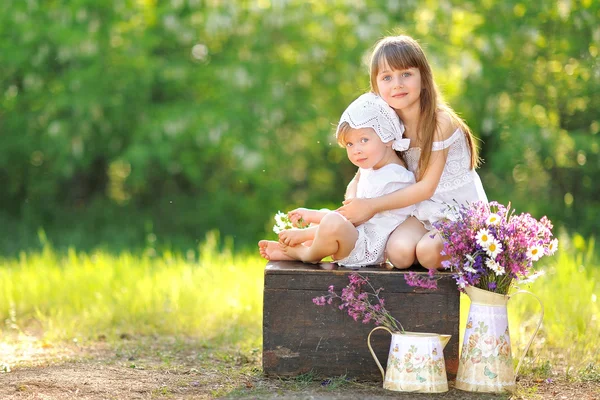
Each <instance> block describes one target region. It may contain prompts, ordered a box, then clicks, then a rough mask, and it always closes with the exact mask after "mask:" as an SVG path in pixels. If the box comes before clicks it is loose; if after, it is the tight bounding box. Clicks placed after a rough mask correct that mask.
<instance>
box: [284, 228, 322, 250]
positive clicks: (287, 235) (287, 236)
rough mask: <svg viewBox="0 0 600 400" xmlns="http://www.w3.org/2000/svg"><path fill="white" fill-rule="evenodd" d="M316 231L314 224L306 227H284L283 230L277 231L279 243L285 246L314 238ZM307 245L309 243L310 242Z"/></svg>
mask: <svg viewBox="0 0 600 400" xmlns="http://www.w3.org/2000/svg"><path fill="white" fill-rule="evenodd" d="M316 232H317V227H316V226H314V227H310V228H306V229H296V228H293V229H286V230H285V231H282V232H281V233H279V243H281V244H284V245H286V246H296V245H299V244H301V243H304V242H307V241H310V240H313V239H314V238H315V233H316ZM308 245H310V243H309V244H308Z"/></svg>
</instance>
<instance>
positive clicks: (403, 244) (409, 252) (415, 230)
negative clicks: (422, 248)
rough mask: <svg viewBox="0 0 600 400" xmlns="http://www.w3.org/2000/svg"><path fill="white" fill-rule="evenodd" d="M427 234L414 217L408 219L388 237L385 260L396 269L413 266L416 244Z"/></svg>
mask: <svg viewBox="0 0 600 400" xmlns="http://www.w3.org/2000/svg"><path fill="white" fill-rule="evenodd" d="M426 233H427V229H425V227H424V226H423V224H422V223H421V222H420V221H419V220H418V219H417V218H415V217H409V218H408V219H407V220H406V221H404V222H403V223H401V224H400V225H399V226H398V227H397V228H396V229H395V230H394V232H392V234H391V235H390V237H389V239H388V241H387V245H386V246H385V252H386V255H387V258H388V259H389V260H390V262H391V263H392V264H393V265H394V267H396V268H398V269H406V268H409V267H410V266H411V265H413V264H414V262H415V260H416V257H417V254H416V249H417V243H419V241H420V240H421V239H422V238H423V235H425V234H426Z"/></svg>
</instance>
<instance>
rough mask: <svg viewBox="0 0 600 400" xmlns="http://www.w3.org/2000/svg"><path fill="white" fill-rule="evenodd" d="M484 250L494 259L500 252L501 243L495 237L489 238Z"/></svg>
mask: <svg viewBox="0 0 600 400" xmlns="http://www.w3.org/2000/svg"><path fill="white" fill-rule="evenodd" d="M485 252H486V253H487V255H488V256H490V257H491V258H492V259H496V256H497V255H498V254H500V253H502V243H500V242H499V241H497V240H496V239H492V240H490V242H489V244H488V245H487V247H486V248H485Z"/></svg>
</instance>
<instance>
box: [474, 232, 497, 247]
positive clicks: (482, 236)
mask: <svg viewBox="0 0 600 400" xmlns="http://www.w3.org/2000/svg"><path fill="white" fill-rule="evenodd" d="M475 239H477V244H478V245H480V246H481V247H483V248H484V249H487V247H488V246H489V244H490V242H491V241H492V240H494V237H493V236H492V235H491V234H490V232H489V231H488V230H487V229H480V230H479V231H478V232H477V235H475Z"/></svg>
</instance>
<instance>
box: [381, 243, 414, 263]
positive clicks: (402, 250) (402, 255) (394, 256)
mask: <svg viewBox="0 0 600 400" xmlns="http://www.w3.org/2000/svg"><path fill="white" fill-rule="evenodd" d="M386 253H387V257H388V259H389V260H390V262H391V263H392V264H393V265H394V267H396V268H400V269H403V268H408V267H410V266H411V265H413V263H414V262H415V249H414V248H413V247H411V246H407V243H405V242H402V241H395V240H391V239H390V240H388V243H387V246H386Z"/></svg>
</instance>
